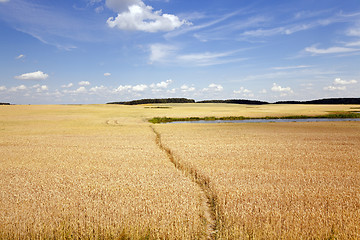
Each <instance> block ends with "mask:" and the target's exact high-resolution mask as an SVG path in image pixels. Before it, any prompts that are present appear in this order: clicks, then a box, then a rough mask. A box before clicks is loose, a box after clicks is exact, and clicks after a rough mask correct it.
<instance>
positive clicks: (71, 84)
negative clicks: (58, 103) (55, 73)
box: [61, 83, 74, 88]
mask: <svg viewBox="0 0 360 240" xmlns="http://www.w3.org/2000/svg"><path fill="white" fill-rule="evenodd" d="M72 86H74V84H73V83H69V84H65V85H61V87H62V88H71V87H72Z"/></svg>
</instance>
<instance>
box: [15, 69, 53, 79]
mask: <svg viewBox="0 0 360 240" xmlns="http://www.w3.org/2000/svg"><path fill="white" fill-rule="evenodd" d="M48 77H49V75H47V74H46V73H43V72H42V71H37V72H32V73H24V74H21V75H19V76H15V78H16V79H19V80H45V79H47V78H48Z"/></svg>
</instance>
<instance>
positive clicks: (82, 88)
mask: <svg viewBox="0 0 360 240" xmlns="http://www.w3.org/2000/svg"><path fill="white" fill-rule="evenodd" d="M86 92H87V90H86V88H85V87H79V88H78V89H76V90H75V91H74V93H86Z"/></svg>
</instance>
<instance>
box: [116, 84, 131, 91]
mask: <svg viewBox="0 0 360 240" xmlns="http://www.w3.org/2000/svg"><path fill="white" fill-rule="evenodd" d="M131 89H132V86H131V85H124V86H123V85H120V86H119V87H118V88H117V89H115V92H124V91H130V90H131Z"/></svg>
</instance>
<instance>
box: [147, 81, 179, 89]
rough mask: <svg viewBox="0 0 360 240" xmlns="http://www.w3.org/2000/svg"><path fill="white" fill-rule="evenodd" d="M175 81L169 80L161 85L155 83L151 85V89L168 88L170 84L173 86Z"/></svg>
mask: <svg viewBox="0 0 360 240" xmlns="http://www.w3.org/2000/svg"><path fill="white" fill-rule="evenodd" d="M172 82H173V81H172V80H171V79H168V80H166V81H162V82H160V83H156V84H155V83H153V84H151V85H150V88H163V89H164V88H167V87H168V86H169V84H171V83H172Z"/></svg>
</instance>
